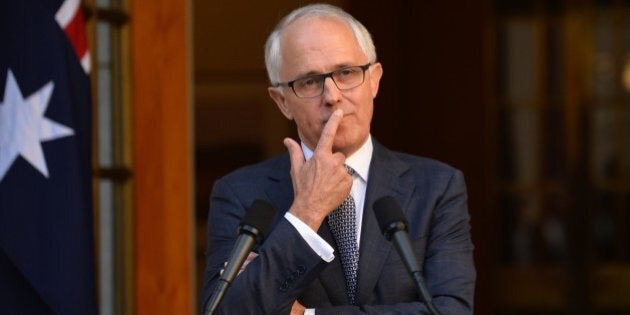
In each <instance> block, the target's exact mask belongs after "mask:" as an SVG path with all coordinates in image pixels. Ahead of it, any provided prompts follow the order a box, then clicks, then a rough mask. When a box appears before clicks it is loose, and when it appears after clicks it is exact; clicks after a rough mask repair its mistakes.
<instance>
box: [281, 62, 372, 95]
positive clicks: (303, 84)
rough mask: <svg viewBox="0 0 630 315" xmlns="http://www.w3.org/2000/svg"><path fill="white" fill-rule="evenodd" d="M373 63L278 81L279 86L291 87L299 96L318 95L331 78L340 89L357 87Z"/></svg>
mask: <svg viewBox="0 0 630 315" xmlns="http://www.w3.org/2000/svg"><path fill="white" fill-rule="evenodd" d="M371 65H372V64H371V63H368V64H365V65H362V66H352V67H345V68H341V69H338V70H335V71H333V72H328V73H322V74H313V75H308V76H305V77H302V78H299V79H296V80H293V81H289V82H284V83H278V84H276V86H277V87H280V86H288V87H291V89H292V90H293V93H295V95H296V96H297V97H299V98H309V97H317V96H320V95H322V94H323V93H324V82H325V81H326V78H331V79H332V80H333V82H334V83H335V86H337V88H338V89H339V90H342V91H345V90H349V89H352V88H355V87H357V86H359V85H361V84H363V81H364V80H365V70H367V69H368V68H369V67H370V66H371Z"/></svg>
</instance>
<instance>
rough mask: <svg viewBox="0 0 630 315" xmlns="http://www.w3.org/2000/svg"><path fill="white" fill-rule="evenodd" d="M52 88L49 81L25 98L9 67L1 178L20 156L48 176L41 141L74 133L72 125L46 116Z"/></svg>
mask: <svg viewBox="0 0 630 315" xmlns="http://www.w3.org/2000/svg"><path fill="white" fill-rule="evenodd" d="M53 88H54V84H53V82H52V81H50V82H48V83H46V84H45V85H44V86H42V87H41V88H40V89H39V90H37V91H36V92H35V93H33V94H31V95H30V96H29V97H28V98H27V99H24V96H22V92H21V91H20V88H19V86H18V84H17V81H16V80H15V77H14V76H13V72H11V70H10V69H9V71H8V73H7V82H6V85H5V89H4V100H3V101H2V103H0V181H2V179H3V178H4V175H6V173H7V172H8V171H9V168H10V167H11V165H13V162H14V161H15V159H16V158H17V156H18V155H21V156H22V157H23V158H24V159H25V160H26V161H28V162H29V163H30V164H31V165H32V166H33V167H34V168H36V169H37V170H38V171H39V172H40V173H42V175H44V177H46V178H48V176H49V175H48V167H47V166H46V159H45V157H44V151H43V150H42V145H41V142H43V141H50V140H54V139H58V138H63V137H67V136H71V135H74V130H72V129H71V128H68V127H66V126H64V125H62V124H59V123H57V122H54V121H52V120H50V119H48V118H46V117H44V113H45V112H46V108H47V107H48V102H49V101H50V96H51V95H52V91H53Z"/></svg>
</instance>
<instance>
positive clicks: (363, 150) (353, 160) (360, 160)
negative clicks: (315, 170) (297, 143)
mask: <svg viewBox="0 0 630 315" xmlns="http://www.w3.org/2000/svg"><path fill="white" fill-rule="evenodd" d="M301 145H302V152H303V153H304V159H306V160H307V161H308V160H310V159H311V157H313V151H312V150H311V149H309V148H308V147H307V146H306V145H305V144H304V142H302V143H301ZM372 151H374V146H373V144H372V135H368V138H367V140H365V142H364V143H363V145H362V146H361V147H360V148H359V150H357V151H356V152H354V153H352V154H351V155H350V156H348V157H346V165H348V166H350V167H352V169H353V170H354V171H355V172H356V174H357V175H358V176H359V177H361V179H363V181H365V182H366V183H367V178H368V173H369V172H370V162H371V161H372Z"/></svg>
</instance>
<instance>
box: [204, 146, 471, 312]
mask: <svg viewBox="0 0 630 315" xmlns="http://www.w3.org/2000/svg"><path fill="white" fill-rule="evenodd" d="M289 170H290V161H289V157H288V154H284V155H281V156H279V157H277V158H275V159H272V160H268V161H265V162H262V163H260V164H257V165H253V166H249V167H245V168H242V169H240V170H237V171H235V172H233V173H231V174H229V175H227V176H226V177H224V178H222V179H220V180H219V181H217V182H216V183H215V186H214V188H213V192H212V198H211V210H210V215H209V219H208V241H209V244H208V251H207V253H206V254H207V266H206V272H205V278H204V288H203V290H202V294H201V303H202V305H203V306H204V308H205V304H206V303H207V301H208V298H209V296H210V295H211V293H212V290H213V288H214V285H215V282H216V280H217V279H218V277H219V270H220V269H221V268H222V265H223V263H224V262H225V261H226V260H227V259H228V257H229V255H230V251H231V249H232V246H233V244H234V241H235V239H236V231H237V226H238V224H239V223H240V221H241V218H242V217H243V216H244V214H245V212H246V209H247V208H248V207H249V206H250V205H251V204H252V203H253V201H254V200H255V199H265V200H267V201H270V202H271V203H272V204H274V205H275V206H276V207H277V208H278V210H279V211H278V212H279V213H278V215H277V217H276V219H275V221H274V225H273V229H272V230H271V232H270V233H269V235H268V237H267V238H266V239H265V240H264V243H263V244H262V245H261V246H260V247H258V248H256V251H257V252H258V253H259V255H260V256H259V257H258V258H257V259H256V260H254V261H253V262H252V263H251V264H250V265H249V266H247V268H246V269H245V271H244V272H242V273H241V274H240V275H239V276H238V277H237V278H236V279H235V280H234V282H233V283H232V285H231V286H230V288H229V289H228V292H227V293H226V295H225V297H224V299H223V301H222V303H221V306H220V308H219V313H225V314H288V313H289V311H290V309H291V305H292V304H293V302H294V301H295V300H296V299H297V300H299V301H300V302H301V303H302V304H303V305H304V306H306V307H307V308H316V313H317V314H353V313H356V314H363V313H369V314H428V311H427V309H426V307H425V305H424V304H423V303H421V302H419V301H420V299H419V293H418V290H417V289H416V286H415V284H414V282H413V280H412V278H411V277H410V275H409V273H408V272H407V270H406V269H405V266H404V265H403V262H402V260H401V259H400V257H399V255H398V253H397V252H396V250H395V249H394V247H393V245H392V243H390V242H388V241H387V240H386V239H385V237H384V236H383V235H382V233H381V232H380V231H379V228H378V224H377V222H376V219H375V216H374V213H373V210H372V205H373V203H374V201H376V200H378V199H379V198H380V197H383V196H393V197H394V198H395V199H396V200H397V201H398V202H399V203H400V205H401V207H402V208H403V209H404V210H405V212H406V213H405V215H406V217H407V219H408V221H409V234H410V237H411V239H412V241H413V246H414V249H415V252H416V255H417V259H418V261H419V262H420V265H421V267H422V268H423V275H424V277H425V279H426V281H427V285H428V288H429V290H430V292H431V293H432V295H433V302H434V304H435V305H436V307H437V308H438V309H439V310H440V311H441V312H442V314H444V315H447V314H448V315H453V314H472V307H473V293H474V285H475V268H474V264H473V257H472V252H473V245H472V242H471V239H470V225H469V214H468V210H467V205H466V198H467V197H466V187H465V184H464V179H463V176H462V174H461V172H460V171H458V170H456V169H453V168H452V167H450V166H448V165H445V164H443V163H440V162H437V161H434V160H430V159H426V158H421V157H415V156H411V155H407V154H402V153H396V152H392V151H390V150H388V149H386V148H385V147H383V146H382V145H380V144H379V143H378V142H376V141H374V152H373V157H372V162H371V165H370V173H369V178H368V186H367V191H366V197H365V198H366V200H365V207H364V214H363V223H362V224H363V227H362V230H361V231H362V232H361V233H362V235H361V244H360V258H359V259H360V260H359V278H358V295H357V296H358V302H359V303H358V306H351V305H348V297H347V293H346V291H345V290H346V289H345V288H346V287H345V282H344V275H343V271H342V268H341V264H340V261H339V258H338V257H337V256H338V255H336V257H335V259H334V260H333V261H332V262H330V263H326V262H325V261H323V260H322V259H321V258H320V257H319V256H317V255H316V254H315V253H314V252H313V251H312V249H311V248H310V247H309V246H308V244H307V243H306V242H305V241H304V240H303V239H302V238H301V236H300V235H299V234H298V232H297V230H296V229H295V228H294V227H293V225H291V224H290V223H289V222H288V221H287V220H286V219H284V213H285V212H286V211H287V210H288V209H289V207H290V206H291V203H292V201H293V186H292V182H291V176H290V174H289ZM318 234H319V235H321V236H322V237H323V238H324V239H325V240H327V241H328V242H329V244H331V245H332V246H333V247H334V246H335V245H334V241H333V239H332V235H331V233H330V230H329V229H328V226H327V224H323V225H322V227H321V228H320V230H319V231H318ZM335 251H336V250H335ZM336 252H337V251H336Z"/></svg>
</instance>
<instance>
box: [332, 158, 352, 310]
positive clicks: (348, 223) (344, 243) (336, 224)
mask: <svg viewBox="0 0 630 315" xmlns="http://www.w3.org/2000/svg"><path fill="white" fill-rule="evenodd" d="M346 170H347V171H348V173H350V175H354V173H355V172H354V170H353V169H352V168H350V167H349V166H346ZM328 225H330V230H331V232H332V234H333V236H334V237H335V241H336V242H337V248H338V249H339V256H340V259H341V266H342V267H343V271H344V274H345V276H346V288H347V289H348V299H349V301H350V304H355V303H356V293H357V271H358V267H359V246H358V244H357V228H356V205H355V204H354V198H352V194H349V195H348V197H346V199H345V200H344V201H343V202H342V203H341V205H340V206H339V208H337V209H335V210H334V211H333V212H332V213H330V215H328Z"/></svg>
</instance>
